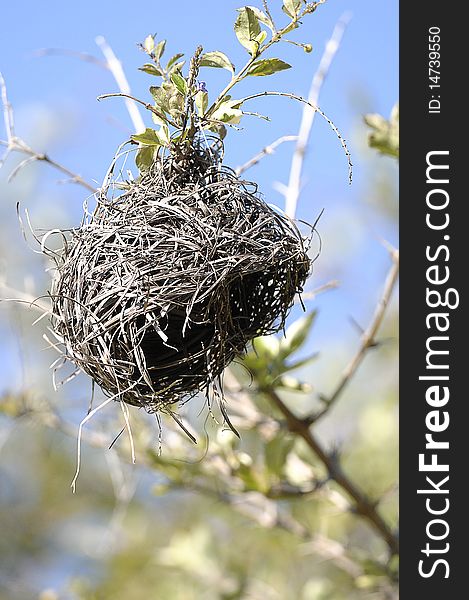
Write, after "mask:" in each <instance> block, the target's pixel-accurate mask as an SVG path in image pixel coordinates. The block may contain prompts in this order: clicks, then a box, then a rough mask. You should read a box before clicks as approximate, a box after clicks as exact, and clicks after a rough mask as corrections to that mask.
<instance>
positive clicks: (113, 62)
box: [95, 35, 145, 133]
mask: <svg viewBox="0 0 469 600" xmlns="http://www.w3.org/2000/svg"><path fill="white" fill-rule="evenodd" d="M95 41H96V44H97V45H98V46H99V48H100V50H101V52H102V53H103V55H104V58H105V59H106V63H107V66H108V68H109V70H110V71H111V73H112V75H113V76H114V79H115V80H116V83H117V85H118V87H119V90H120V91H121V93H122V94H128V96H126V97H125V105H126V107H127V111H128V113H129V116H130V120H131V121H132V124H133V127H134V130H135V133H142V132H143V131H145V123H144V122H143V119H142V116H141V114H140V112H139V110H138V107H137V104H136V103H135V100H133V99H132V98H131V96H130V93H131V91H130V86H129V83H128V81H127V77H126V76H125V73H124V69H123V68H122V63H121V61H120V60H119V59H118V58H117V56H116V55H115V54H114V51H113V50H112V48H111V46H110V45H109V44H108V43H107V41H106V40H105V38H104V37H103V36H102V35H99V36H98V37H97V38H96V40H95Z"/></svg>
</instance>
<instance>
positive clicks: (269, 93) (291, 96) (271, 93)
mask: <svg viewBox="0 0 469 600" xmlns="http://www.w3.org/2000/svg"><path fill="white" fill-rule="evenodd" d="M265 96H278V97H281V98H289V99H290V100H296V102H301V103H302V104H305V105H307V106H309V107H310V108H311V109H312V110H314V112H317V113H319V114H320V115H321V117H322V118H323V119H324V120H325V121H326V123H327V124H328V125H329V127H330V128H331V129H332V131H333V132H334V133H335V135H336V137H337V139H338V140H339V142H340V145H341V146H342V149H343V151H344V154H345V156H346V158H347V163H348V178H349V183H352V175H353V164H352V158H351V155H350V151H349V149H348V147H347V143H346V141H345V139H344V138H343V136H342V134H341V133H340V131H339V130H338V128H337V127H336V125H335V124H334V122H333V121H332V119H330V118H329V117H328V116H327V115H326V113H325V112H324V111H323V110H321V109H320V108H319V106H316V105H314V104H312V103H311V102H310V101H309V100H306V98H303V97H302V96H298V95H297V94H291V93H289V92H277V91H272V90H270V91H265V92H258V93H257V94H251V95H249V96H245V97H244V98H241V99H240V100H239V105H241V104H244V103H245V102H248V101H249V100H254V99H255V98H263V97H265ZM204 119H205V117H204Z"/></svg>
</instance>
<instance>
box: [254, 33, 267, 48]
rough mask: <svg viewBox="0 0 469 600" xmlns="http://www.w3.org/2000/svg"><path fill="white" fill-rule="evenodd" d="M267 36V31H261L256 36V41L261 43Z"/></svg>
mask: <svg viewBox="0 0 469 600" xmlns="http://www.w3.org/2000/svg"><path fill="white" fill-rule="evenodd" d="M266 37H267V31H261V32H260V34H259V35H258V36H257V37H256V42H257V43H258V44H259V46H260V45H262V44H263V43H264V42H265V40H266Z"/></svg>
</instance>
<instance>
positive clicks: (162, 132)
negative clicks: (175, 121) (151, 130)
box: [158, 123, 171, 145]
mask: <svg viewBox="0 0 469 600" xmlns="http://www.w3.org/2000/svg"><path fill="white" fill-rule="evenodd" d="M158 137H159V138H160V139H161V141H162V142H163V143H164V144H165V145H168V144H169V142H170V141H171V138H170V134H169V127H168V124H167V123H163V124H162V125H161V127H160V129H159V130H158Z"/></svg>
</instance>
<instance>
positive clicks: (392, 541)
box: [262, 388, 399, 555]
mask: <svg viewBox="0 0 469 600" xmlns="http://www.w3.org/2000/svg"><path fill="white" fill-rule="evenodd" d="M262 391H263V392H264V394H265V395H266V396H267V397H268V398H269V400H270V401H271V402H272V404H273V405H274V406H275V407H276V408H277V409H278V410H279V411H280V412H281V413H282V415H283V416H284V417H285V419H286V424H287V427H288V429H289V431H290V432H291V433H294V434H296V435H298V436H300V437H301V438H303V440H304V441H305V442H306V444H307V445H308V446H309V448H310V449H311V450H312V451H313V452H314V454H315V455H316V456H317V457H318V459H319V460H320V461H321V462H322V464H323V465H324V466H325V467H326V469H327V471H328V474H329V477H330V479H331V480H333V481H335V482H336V483H337V484H338V485H339V486H340V487H341V488H342V489H343V490H345V491H346V492H347V494H348V495H349V496H350V497H351V498H352V500H353V506H354V509H355V512H356V513H357V514H359V515H360V516H361V517H363V518H364V519H365V520H366V521H368V523H369V524H370V525H371V526H372V527H373V528H374V530H375V531H376V532H377V533H378V535H379V536H380V537H381V538H382V539H383V540H384V541H385V542H386V544H387V546H388V548H389V551H390V554H391V555H394V554H398V553H399V539H398V536H397V534H396V533H395V532H393V531H392V530H391V528H390V527H389V526H388V524H387V523H386V522H385V521H384V519H383V518H382V517H381V515H380V514H379V512H378V510H377V507H376V503H375V502H373V501H371V500H370V499H369V498H368V497H367V496H366V495H365V493H364V492H363V491H362V490H361V489H360V488H359V487H358V486H357V485H356V484H355V483H354V482H352V481H351V480H350V479H349V478H348V476H347V475H346V474H345V473H344V472H343V470H342V467H341V466H340V463H339V460H338V458H337V456H336V454H335V453H333V452H332V453H331V452H327V451H326V450H325V448H324V447H323V446H322V444H321V443H320V442H319V440H318V439H317V438H316V436H315V435H314V433H313V432H312V431H311V429H310V425H309V424H308V423H307V422H305V421H304V420H303V419H301V418H300V417H297V416H296V415H295V414H293V413H292V412H291V410H290V409H289V408H288V407H287V406H286V404H284V402H283V400H282V399H281V398H280V396H279V395H278V394H277V392H276V391H275V390H273V389H272V388H267V389H264V390H262Z"/></svg>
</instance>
